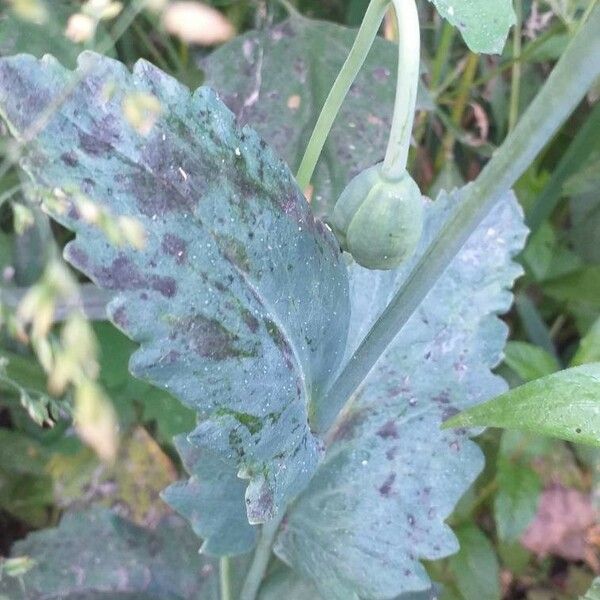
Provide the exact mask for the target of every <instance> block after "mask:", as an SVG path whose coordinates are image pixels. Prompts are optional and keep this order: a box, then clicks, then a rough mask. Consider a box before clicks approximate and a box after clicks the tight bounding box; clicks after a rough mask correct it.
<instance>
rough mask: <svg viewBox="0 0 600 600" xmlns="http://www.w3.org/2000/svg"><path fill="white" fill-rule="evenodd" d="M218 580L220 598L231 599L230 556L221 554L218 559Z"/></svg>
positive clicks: (222, 599)
mask: <svg viewBox="0 0 600 600" xmlns="http://www.w3.org/2000/svg"><path fill="white" fill-rule="evenodd" d="M219 580H220V588H221V600H233V596H232V594H231V558H229V556H223V557H222V558H221V559H220V560H219Z"/></svg>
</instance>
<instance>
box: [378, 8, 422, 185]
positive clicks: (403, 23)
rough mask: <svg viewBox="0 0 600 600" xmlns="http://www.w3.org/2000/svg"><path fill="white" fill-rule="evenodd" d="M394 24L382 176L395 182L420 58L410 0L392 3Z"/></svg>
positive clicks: (407, 144) (407, 138)
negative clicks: (394, 59) (394, 67)
mask: <svg viewBox="0 0 600 600" xmlns="http://www.w3.org/2000/svg"><path fill="white" fill-rule="evenodd" d="M393 4H394V8H395V9H396V17H397V21H398V77H397V80H396V100H395V102H394V116H393V118H392V129H391V131H390V139H389V142H388V147H387V151H386V153H385V159H384V161H383V168H382V172H383V175H385V176H386V177H388V178H390V179H398V178H399V177H401V176H402V174H403V173H404V172H405V171H406V162H407V160H408V151H409V149H410V138H411V135H412V126H413V121H414V118H415V108H416V105H417V88H418V84H419V69H420V56H421V33H420V29H419V13H418V11H417V5H416V2H414V0H393Z"/></svg>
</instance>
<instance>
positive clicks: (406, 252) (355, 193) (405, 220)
mask: <svg viewBox="0 0 600 600" xmlns="http://www.w3.org/2000/svg"><path fill="white" fill-rule="evenodd" d="M422 207H423V202H422V200H421V192H420V191H419V186H418V185H417V184H416V183H415V181H414V179H412V177H411V176H410V175H409V174H408V173H405V174H404V176H403V177H401V178H400V179H399V180H398V181H390V180H388V179H386V178H385V177H383V176H382V174H381V165H376V166H374V167H371V168H370V169H367V170H366V171H363V172H362V173H360V174H359V175H357V176H356V177H355V178H354V179H353V180H352V181H351V182H350V183H349V184H348V185H347V186H346V188H345V189H344V191H343V192H342V194H341V196H340V197H339V199H338V201H337V202H336V205H335V209H334V211H333V215H332V218H331V224H332V226H333V228H334V232H335V234H336V236H337V238H338V240H339V241H340V244H341V246H342V248H343V249H344V250H347V251H348V252H349V253H350V254H351V255H352V258H353V259H354V260H355V261H356V262H357V263H358V264H359V265H361V266H363V267H366V268H367V269H394V268H396V267H399V266H400V265H401V264H402V263H404V262H406V261H407V260H408V259H409V258H410V257H411V256H412V254H413V253H414V251H415V248H416V246H417V244H418V243H419V240H420V239H421V235H422V233H423V208H422Z"/></svg>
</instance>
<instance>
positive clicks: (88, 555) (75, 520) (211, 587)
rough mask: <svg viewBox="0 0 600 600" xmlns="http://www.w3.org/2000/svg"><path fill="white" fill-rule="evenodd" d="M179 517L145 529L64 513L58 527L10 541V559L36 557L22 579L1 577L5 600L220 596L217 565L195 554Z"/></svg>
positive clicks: (206, 599)
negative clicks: (11, 557)
mask: <svg viewBox="0 0 600 600" xmlns="http://www.w3.org/2000/svg"><path fill="white" fill-rule="evenodd" d="M197 544H198V541H197V539H196V537H195V536H194V535H193V534H192V532H191V531H190V530H189V528H188V527H187V526H186V525H185V524H184V523H183V521H182V520H181V519H179V518H176V517H171V518H169V519H167V520H164V521H163V522H162V523H161V524H160V525H159V526H158V528H157V529H156V530H154V531H150V530H147V529H143V528H141V527H137V526H135V525H132V524H131V523H129V522H127V521H125V520H123V519H121V518H119V517H117V516H116V515H115V514H113V513H111V512H110V511H109V510H105V509H94V510H91V511H88V512H81V513H68V514H66V515H65V516H64V517H63V519H62V521H61V523H60V525H59V526H58V527H57V528H54V529H46V530H43V531H39V532H36V533H32V534H30V535H29V536H28V537H27V538H26V539H25V540H23V541H20V542H17V543H16V544H15V546H14V548H13V556H28V557H29V558H31V559H33V560H34V561H35V564H34V566H33V568H32V569H31V570H30V571H28V572H27V573H26V574H25V576H24V577H23V583H22V585H21V583H20V582H19V580H18V579H17V578H11V577H3V578H2V580H1V581H0V594H1V593H4V594H6V595H7V596H8V597H9V598H11V599H12V600H21V599H22V600H84V599H85V600H92V599H94V600H96V599H97V600H100V598H106V599H107V600H108V599H109V598H110V600H125V599H127V600H133V599H135V600H183V599H190V600H192V599H193V598H200V597H201V598H202V599H203V600H219V597H220V596H219V587H218V576H217V568H218V565H217V564H215V563H214V561H212V560H211V559H208V558H205V557H200V556H199V555H198V553H197V552H196V547H197Z"/></svg>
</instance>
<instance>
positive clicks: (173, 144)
mask: <svg viewBox="0 0 600 600" xmlns="http://www.w3.org/2000/svg"><path fill="white" fill-rule="evenodd" d="M132 93H144V94H151V95H153V96H154V97H155V98H157V99H158V100H159V102H160V104H161V112H160V115H158V116H157V120H156V123H155V124H154V126H153V127H152V128H151V129H150V130H149V131H144V132H143V133H140V131H138V130H137V129H136V128H134V127H133V126H132V125H131V124H130V123H129V122H128V121H127V119H126V118H125V116H124V114H123V110H122V107H123V103H124V101H125V99H126V97H127V96H128V94H132ZM0 112H1V114H2V115H3V116H4V118H5V120H6V121H7V123H8V125H9V127H10V129H11V132H12V133H13V134H14V135H15V136H16V137H17V139H19V140H22V141H29V137H30V134H31V131H33V130H35V129H36V128H38V130H39V131H38V132H37V135H36V136H35V137H34V138H33V139H32V140H31V141H30V142H29V143H27V144H26V145H25V148H24V153H23V158H22V164H23V167H24V168H25V169H26V170H27V171H28V173H29V174H30V175H31V177H32V178H33V180H34V182H35V184H36V185H37V187H38V191H39V192H40V193H41V194H44V195H45V197H46V198H47V202H46V208H47V210H48V211H49V212H50V213H51V214H52V216H53V217H54V218H56V219H57V220H58V221H59V222H61V223H62V224H63V225H64V226H66V227H68V228H70V229H72V230H74V231H75V232H76V233H77V238H76V239H75V241H73V242H71V243H70V244H69V245H68V246H67V247H66V249H65V255H66V257H67V259H68V260H69V261H70V262H71V263H72V264H73V265H74V266H75V267H77V268H78V269H80V270H81V271H82V272H84V273H85V274H86V275H88V276H89V277H90V278H91V279H92V280H93V281H94V282H95V283H96V284H97V285H98V286H100V287H102V288H108V289H110V290H114V291H115V292H116V296H115V298H114V300H113V301H112V302H111V304H110V306H109V313H110V318H111V320H112V321H113V322H114V323H115V324H116V325H117V326H118V327H119V328H120V329H121V330H122V331H123V332H125V333H126V334H127V335H128V337H130V338H132V339H133V340H134V341H136V342H138V343H140V344H141V346H140V349H139V350H138V351H137V352H136V353H135V354H134V355H133V356H132V359H131V361H130V369H131V371H132V373H133V374H134V375H135V376H137V377H139V378H142V379H145V380H147V381H149V382H151V383H153V384H154V385H157V386H159V387H162V388H164V389H167V390H168V391H170V392H171V393H172V394H173V395H175V396H176V397H177V398H179V399H180V400H181V401H182V402H183V403H184V404H185V405H186V406H188V407H190V408H193V409H194V410H195V411H197V413H198V414H199V417H200V422H199V424H198V427H197V428H196V430H195V431H194V432H193V433H192V434H191V437H190V440H191V443H192V444H193V445H194V446H196V447H197V448H210V450H211V452H213V453H214V454H215V455H216V456H218V457H219V459H220V460H221V461H223V463H224V464H227V465H228V468H230V469H231V470H232V471H233V472H236V471H237V472H238V474H239V476H241V477H243V478H245V479H248V480H249V484H248V488H247V490H246V504H247V514H248V518H249V520H250V522H252V523H257V522H263V521H265V520H268V519H270V518H271V517H273V516H274V514H275V513H276V512H277V510H278V507H279V506H281V505H283V504H285V503H286V502H287V500H288V499H290V498H291V497H293V496H295V495H296V494H297V493H298V492H300V491H301V490H302V489H303V488H304V487H305V485H306V483H307V481H308V480H309V479H310V477H311V475H312V473H313V472H314V470H315V468H316V466H317V464H318V461H319V459H320V456H321V454H322V442H321V441H320V440H319V439H317V438H316V437H315V436H314V435H313V434H312V432H311V431H310V428H309V425H308V421H307V414H308V411H309V410H310V405H311V404H312V403H314V402H315V401H316V400H317V399H318V398H319V396H320V395H321V394H322V393H323V391H324V389H325V388H326V386H327V384H328V382H329V380H330V378H331V376H332V374H333V373H334V372H335V371H336V368H337V365H338V363H339V361H340V359H341V355H342V352H343V347H344V343H345V338H346V330H347V323H348V311H349V304H348V283H347V274H346V269H345V266H344V263H343V261H342V258H341V255H340V251H339V247H338V245H337V243H336V241H335V238H334V237H333V235H332V234H331V233H330V232H329V230H327V229H326V228H325V227H324V226H323V225H322V224H321V223H320V222H319V221H317V220H315V218H314V217H313V216H312V214H311V211H310V208H309V206H308V204H307V202H306V201H305V199H304V197H303V195H302V193H301V192H300V190H299V189H298V187H297V185H296V183H295V180H294V178H293V176H292V175H291V173H290V172H289V169H288V168H287V167H286V166H285V164H284V163H283V162H281V161H280V160H279V159H278V158H277V157H276V156H275V155H274V154H273V152H272V151H271V150H270V149H269V148H268V147H267V145H266V144H265V142H264V141H262V140H261V139H260V138H259V137H258V136H257V135H256V134H255V133H254V132H253V131H252V130H251V129H249V128H247V127H244V128H241V127H239V126H238V124H237V123H236V120H235V118H234V116H233V115H232V114H231V113H230V112H229V110H227V108H226V107H225V106H224V105H223V104H222V103H221V102H220V101H219V100H218V98H217V97H216V95H215V94H214V93H213V92H212V91H211V90H209V89H207V88H200V89H199V90H198V91H197V92H196V93H194V94H190V92H189V91H188V90H187V88H185V87H184V86H182V85H180V84H179V83H177V82H176V81H175V80H174V79H172V78H171V77H169V76H167V75H166V74H164V73H162V72H161V71H159V70H158V69H156V68H155V67H153V66H151V65H150V64H149V63H146V62H144V61H140V62H138V63H137V64H136V66H135V68H134V70H133V73H129V72H128V71H127V70H126V68H125V67H124V66H123V65H122V64H120V63H118V62H116V61H113V60H111V59H108V58H106V57H102V56H99V55H97V54H94V53H89V52H86V53H83V54H82V55H81V56H80V58H79V66H78V69H77V70H76V71H75V72H71V71H68V70H66V69H64V68H63V67H62V66H60V65H59V64H58V63H57V62H56V61H55V60H54V59H52V58H51V57H48V56H47V57H45V58H43V59H42V60H37V59H35V58H33V57H31V56H27V55H18V56H16V57H11V58H6V59H1V60H0ZM40 124H42V125H43V126H42V127H39V126H40ZM32 128H33V129H32ZM82 197H84V198H87V199H91V200H92V201H94V202H99V203H101V204H102V205H103V206H104V207H105V208H107V209H108V211H109V212H110V214H111V215H113V216H114V217H115V218H118V217H130V218H135V219H137V220H138V222H139V224H140V225H141V226H142V227H143V229H144V231H145V234H146V243H145V245H144V247H143V248H142V249H137V250H136V249H134V248H131V247H128V246H116V245H114V244H111V243H110V242H109V241H107V239H106V236H105V234H104V233H103V232H102V231H101V229H100V228H98V227H97V226H95V225H93V224H91V223H90V222H89V221H87V220H86V219H85V218H84V216H83V215H82V212H81V210H79V209H78V206H79V205H78V200H80V199H81V198H82Z"/></svg>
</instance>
